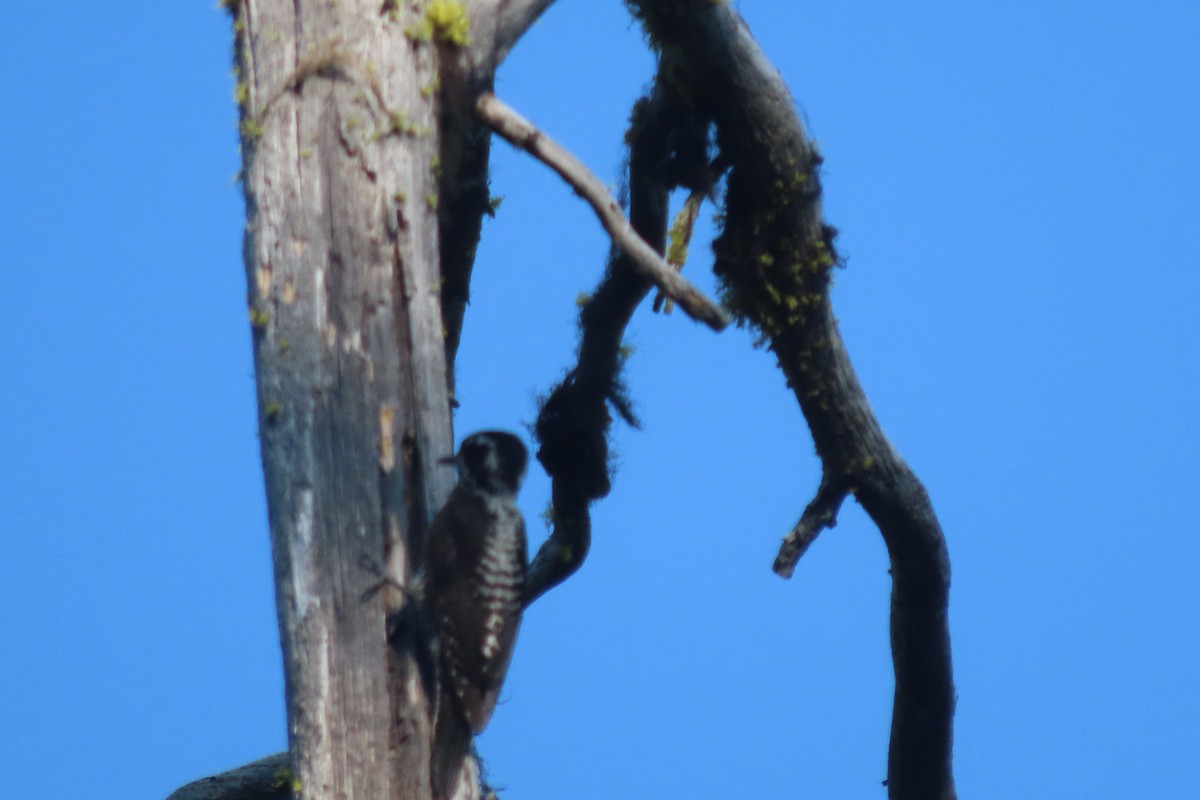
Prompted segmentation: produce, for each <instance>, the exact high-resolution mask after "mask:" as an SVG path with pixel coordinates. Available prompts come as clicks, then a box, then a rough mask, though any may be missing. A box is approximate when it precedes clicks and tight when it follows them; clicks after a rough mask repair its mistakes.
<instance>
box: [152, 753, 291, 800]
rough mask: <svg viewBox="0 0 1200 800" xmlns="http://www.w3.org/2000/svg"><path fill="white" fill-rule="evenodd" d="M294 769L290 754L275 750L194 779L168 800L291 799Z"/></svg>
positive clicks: (172, 794) (177, 790) (173, 793)
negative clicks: (235, 766) (225, 769)
mask: <svg viewBox="0 0 1200 800" xmlns="http://www.w3.org/2000/svg"><path fill="white" fill-rule="evenodd" d="M291 797H292V770H291V762H290V760H289V759H288V754H287V753H275V754H274V755H270V756H267V757H266V758H261V759H259V760H258V761H254V762H251V763H249V764H246V765H245V766H243V767H238V768H237V769H232V770H230V771H229V772H222V773H221V774H219V775H213V776H211V777H208V778H201V779H200V780H198V781H193V782H192V783H189V784H188V785H187V786H182V787H180V788H179V789H176V790H175V791H174V792H172V793H171V794H170V795H169V796H168V797H167V800H290V798H291Z"/></svg>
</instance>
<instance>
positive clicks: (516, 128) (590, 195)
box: [475, 92, 729, 331]
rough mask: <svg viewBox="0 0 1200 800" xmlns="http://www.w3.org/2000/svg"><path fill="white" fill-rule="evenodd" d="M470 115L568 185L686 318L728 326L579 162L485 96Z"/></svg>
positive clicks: (725, 318) (716, 308) (492, 97)
mask: <svg viewBox="0 0 1200 800" xmlns="http://www.w3.org/2000/svg"><path fill="white" fill-rule="evenodd" d="M475 111H476V113H477V114H478V115H479V117H480V118H481V119H482V120H484V121H485V122H486V123H487V124H488V125H490V126H491V128H492V130H494V131H495V132H496V133H498V134H500V136H502V137H503V138H504V139H505V140H507V141H508V142H509V143H510V144H512V145H513V146H514V147H519V148H521V149H522V150H524V151H526V152H527V153H529V154H530V155H532V156H533V157H534V158H537V159H538V160H539V161H541V162H542V163H544V164H546V165H547V166H548V167H550V168H551V169H553V170H554V171H555V172H557V173H558V174H559V175H560V176H561V177H562V179H563V180H565V181H566V182H567V183H568V184H570V185H571V187H572V188H573V189H574V190H575V191H576V193H577V194H579V196H580V197H582V198H583V199H584V200H586V201H587V202H588V203H589V204H590V205H591V206H592V209H593V210H595V212H596V216H598V217H599V218H600V224H601V225H603V226H604V229H605V230H606V231H608V234H609V236H611V237H612V239H613V242H614V243H615V244H616V245H617V247H619V248H620V249H621V251H622V252H624V253H625V255H626V256H628V257H629V261H630V264H631V265H632V266H633V268H634V269H635V270H636V271H637V272H638V273H639V274H640V275H641V276H642V277H644V278H646V280H648V281H650V282H651V283H653V284H654V285H655V286H657V287H658V288H659V289H661V290H662V292H663V294H665V295H667V296H668V297H670V298H671V299H672V300H674V301H675V302H677V303H678V304H679V305H680V307H681V308H682V309H683V310H684V311H685V312H686V313H687V314H688V316H690V317H691V318H692V319H695V320H698V321H700V322H703V323H705V324H706V325H708V326H709V327H710V328H712V329H713V330H717V331H719V330H722V329H723V328H725V326H726V325H728V324H729V315H727V314H726V313H725V312H724V311H723V310H721V308H720V307H719V306H717V305H716V304H715V303H714V302H713V301H711V300H709V299H708V298H707V297H705V296H704V295H703V294H701V293H700V291H699V290H698V289H696V287H694V286H692V285H691V284H690V283H689V282H688V281H687V280H686V279H684V278H683V276H681V275H680V274H679V273H678V272H676V271H675V270H674V269H672V268H671V266H670V265H669V264H667V263H666V262H665V261H664V260H663V259H662V256H660V255H659V254H658V253H656V252H654V250H653V248H651V247H650V246H649V245H648V244H646V242H645V241H644V240H643V239H642V237H640V236H638V234H637V232H636V231H635V230H634V229H633V226H631V225H630V224H629V221H628V220H627V219H625V215H624V214H623V213H621V206H620V205H619V204H618V203H617V201H616V200H615V199H614V198H613V196H612V195H611V194H609V193H608V190H607V189H606V188H605V186H604V184H603V182H601V181H600V179H599V178H597V177H596V176H595V175H594V174H592V173H591V171H589V170H588V168H587V167H585V166H584V165H583V164H582V163H580V161H579V159H577V158H575V156H573V155H571V154H570V153H569V152H567V151H566V150H565V149H564V148H563V147H562V146H560V145H559V144H557V143H556V142H555V141H554V140H553V139H551V138H550V137H548V136H546V135H545V134H544V133H542V132H541V131H539V130H538V129H537V128H536V127H534V126H533V124H532V123H530V122H529V121H528V120H526V119H524V118H523V117H521V115H519V114H518V113H517V112H516V111H514V110H513V109H512V108H510V107H509V106H507V105H505V104H504V103H503V102H501V101H500V99H499V98H497V97H496V96H495V95H494V94H492V93H490V92H484V93H483V94H481V95H480V96H479V99H478V101H477V102H476V104H475Z"/></svg>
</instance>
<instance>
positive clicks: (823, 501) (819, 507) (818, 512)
mask: <svg viewBox="0 0 1200 800" xmlns="http://www.w3.org/2000/svg"><path fill="white" fill-rule="evenodd" d="M846 491H847V490H846V485H845V484H844V483H842V482H841V481H834V480H831V479H830V478H829V476H828V475H826V476H824V477H823V478H822V479H821V486H820V488H818V489H817V496H816V497H814V498H813V500H812V502H811V503H809V504H808V508H806V509H804V513H803V514H801V515H800V521H799V522H797V523H796V527H794V528H792V532H791V533H789V534H788V535H787V536H785V537H783V543H782V544H780V545H779V555H777V556H775V564H774V566H772V567H771V569H773V570H775V574H776V575H778V576H779V577H781V578H790V577H792V573H793V572H795V571H796V564H797V563H798V562H799V561H800V557H801V556H802V555H804V551H806V550H808V547H809V545H811V544H812V543H813V542H815V541H816V539H817V535H818V534H820V532H821V531H823V530H824V529H826V528H833V527H836V526H837V514H838V511H839V510H840V509H841V507H842V501H843V500H845V499H846Z"/></svg>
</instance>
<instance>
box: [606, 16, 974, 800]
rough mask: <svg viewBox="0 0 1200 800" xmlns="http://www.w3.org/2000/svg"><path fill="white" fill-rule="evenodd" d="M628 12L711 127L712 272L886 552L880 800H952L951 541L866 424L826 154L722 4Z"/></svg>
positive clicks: (829, 472)
mask: <svg viewBox="0 0 1200 800" xmlns="http://www.w3.org/2000/svg"><path fill="white" fill-rule="evenodd" d="M629 5H630V7H631V9H632V10H633V11H634V13H635V15H636V16H638V17H639V18H640V19H641V20H642V21H643V22H644V24H645V26H646V29H647V31H648V32H649V34H650V36H651V39H652V41H653V43H654V44H655V46H656V47H657V48H658V49H659V51H660V57H661V62H662V64H663V66H662V67H661V69H664V70H670V72H671V74H672V77H673V78H674V79H675V80H676V81H678V82H680V83H682V84H683V85H686V86H688V87H689V88H690V89H691V91H692V92H693V93H694V96H695V98H696V101H697V102H698V103H700V104H701V105H702V106H703V107H704V108H705V109H706V111H707V112H708V113H709V114H710V115H711V116H712V119H713V120H714V122H715V123H716V125H717V137H718V143H719V146H720V149H721V156H722V158H724V159H727V160H728V161H729V163H730V166H731V170H730V174H729V179H728V188H727V193H726V220H725V227H724V230H723V232H722V234H721V236H720V238H719V239H718V241H717V242H716V245H715V249H716V252H717V262H716V264H715V267H714V269H715V271H716V272H717V274H718V275H719V277H720V278H721V280H722V284H723V288H724V291H725V293H726V294H725V299H726V302H727V303H728V304H729V305H730V306H731V307H732V308H733V310H734V312H735V313H736V314H737V315H738V317H739V319H740V320H741V321H742V322H744V323H747V324H750V325H752V326H753V327H755V328H756V329H758V330H759V331H760V332H761V333H762V335H763V339H764V341H765V342H766V343H768V344H769V347H770V349H771V350H772V351H773V352H774V353H775V355H776V356H777V357H778V359H779V364H780V368H781V369H782V370H783V372H784V375H785V376H786V377H787V379H788V384H789V386H790V387H791V388H792V390H793V392H794V393H795V396H796V399H797V401H798V403H799V405H800V407H801V409H802V411H803V413H804V416H805V418H806V420H807V422H808V425H809V429H810V431H811V432H812V436H813V440H814V442H815V444H816V448H817V453H818V455H819V456H820V458H821V461H822V463H823V464H824V468H825V474H826V476H832V477H831V479H834V478H836V479H837V480H841V481H844V482H845V485H846V486H848V487H849V488H850V490H851V491H852V492H853V493H854V495H855V497H856V498H857V499H858V501H859V503H860V504H861V505H862V507H863V508H864V509H865V510H866V511H867V513H868V514H869V515H870V516H871V519H872V520H873V521H874V522H875V524H876V525H877V526H878V527H879V530H880V533H881V534H882V535H883V538H884V541H885V542H886V544H887V548H888V553H889V555H890V557H891V562H892V570H891V571H892V579H893V583H892V609H891V614H892V616H891V619H892V624H891V638H892V656H893V663H894V668H895V675H896V693H895V701H894V708H893V715H892V736H891V747H890V752H889V758H888V794H889V797H891V798H894V799H895V800H901V799H902V800H930V799H931V798H933V799H935V800H948V799H949V798H953V797H955V789H954V778H953V772H952V768H951V752H952V740H953V715H954V702H955V694H954V683H953V678H952V670H951V659H950V634H949V627H948V623H947V608H948V602H949V588H950V562H949V557H948V555H947V551H946V542H945V538H944V537H943V535H942V530H941V527H940V525H939V524H938V521H937V517H936V516H935V514H934V511H933V507H932V505H931V503H930V502H929V497H928V496H927V494H926V492H925V489H924V487H923V486H922V485H921V483H920V481H919V480H918V479H917V477H916V475H915V474H913V472H912V470H911V469H909V467H908V465H907V464H905V463H904V461H903V460H902V459H901V458H900V456H899V455H898V454H897V453H896V451H895V449H894V448H893V447H892V445H891V443H890V442H889V441H888V440H887V438H886V436H884V434H883V431H882V429H881V428H880V425H879V422H878V420H877V419H876V418H875V415H874V413H873V412H872V411H871V408H870V405H869V404H868V402H867V398H866V395H865V393H864V392H863V390H862V387H861V385H860V384H859V382H858V378H857V376H856V375H855V372H854V369H853V367H852V366H851V364H850V359H849V356H848V355H847V353H846V350H845V348H844V346H843V344H842V340H841V336H840V334H839V333H838V329H837V323H836V321H835V319H834V316H833V310H832V306H831V303H830V298H829V287H830V273H831V270H832V269H833V267H834V266H835V264H836V263H837V261H838V257H837V253H836V250H835V247H834V237H835V235H836V231H835V230H834V229H833V228H831V227H829V226H827V225H826V224H825V222H824V218H823V214H822V210H821V184H820V175H819V169H818V168H819V166H820V163H821V157H820V155H819V154H818V153H817V150H816V147H815V145H814V144H813V143H812V142H811V141H810V140H809V139H808V137H807V135H806V133H805V131H804V128H803V126H802V125H801V123H800V120H799V118H798V117H797V115H796V112H795V107H794V103H793V101H792V97H791V95H790V94H789V93H788V91H787V88H786V86H785V85H784V83H783V80H782V78H780V76H779V74H778V73H777V72H776V71H775V69H774V68H773V67H772V66H771V64H770V63H769V62H768V61H767V59H766V58H765V57H764V55H763V54H762V52H761V50H760V49H759V48H758V45H757V44H756V43H755V42H754V40H753V38H752V37H751V36H750V33H749V30H748V28H747V27H746V25H745V23H744V22H743V21H742V20H741V18H740V17H739V16H738V15H737V14H736V12H734V11H732V10H731V8H730V5H729V4H728V3H711V2H708V0H641V1H640V2H632V1H631V2H630V3H629Z"/></svg>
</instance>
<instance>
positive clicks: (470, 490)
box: [426, 431, 529, 795]
mask: <svg viewBox="0 0 1200 800" xmlns="http://www.w3.org/2000/svg"><path fill="white" fill-rule="evenodd" d="M528 460H529V456H528V453H527V452H526V450H525V445H523V444H522V443H521V440H520V439H518V438H517V437H516V436H514V435H513V434H511V433H507V432H504V431H483V432H481V433H475V434H472V435H471V436H468V437H467V438H466V439H464V440H463V443H462V446H461V447H460V448H459V450H458V455H456V456H454V457H453V458H450V459H446V461H447V462H449V463H453V464H454V465H455V466H456V467H457V468H458V472H459V480H458V485H457V486H456V487H455V488H454V491H452V492H451V493H450V498H449V499H448V500H447V501H446V504H445V505H444V506H443V507H442V510H441V511H439V512H438V514H437V516H436V517H435V518H434V520H433V525H432V526H431V527H430V530H429V538H428V543H429V544H428V550H427V553H426V565H427V570H428V573H427V574H428V582H427V595H426V596H427V598H428V602H429V607H430V613H431V615H432V620H433V623H434V628H435V631H436V635H437V645H436V646H437V652H438V663H439V666H440V680H439V683H440V684H441V687H442V689H441V691H440V695H441V697H440V699H439V708H438V712H437V713H438V720H437V727H438V728H439V729H441V731H440V734H435V737H436V738H437V739H438V740H441V741H454V742H456V743H457V744H456V745H454V746H449V745H447V748H448V749H449V750H451V751H452V752H451V753H448V754H446V753H444V754H443V759H442V761H443V764H444V765H445V766H444V767H443V769H441V770H439V769H436V768H435V775H434V778H435V781H437V782H438V783H441V784H442V786H441V787H440V788H442V789H445V784H446V783H447V782H448V781H449V780H450V776H449V775H448V774H442V775H440V776H439V775H438V774H436V773H438V772H439V771H441V772H443V773H445V772H447V771H452V770H454V768H455V762H456V763H459V764H460V763H461V759H462V758H465V756H466V749H469V745H470V734H472V733H473V734H479V733H481V732H482V731H483V729H484V728H486V727H487V724H488V720H490V719H491V717H492V712H493V711H494V710H495V708H496V700H497V698H498V697H499V695H500V686H501V684H503V682H504V676H505V673H507V672H508V664H509V662H510V661H511V660H512V654H513V645H514V644H515V642H516V638H517V628H518V627H520V624H521V609H522V606H523V600H524V592H525V570H526V566H527V564H528V555H527V552H526V544H525V521H524V519H523V518H522V517H521V512H520V511H519V510H518V509H517V503H516V495H517V490H518V489H519V488H520V486H521V481H522V479H523V478H524V477H525V466H526V464H527V463H528ZM464 739H465V747H466V749H464V748H463V746H462V744H463V742H464ZM436 747H438V746H437V745H435V748H436ZM447 748H439V749H447ZM455 750H462V752H461V753H454V752H453V751H455ZM435 788H438V787H437V784H436V783H435ZM436 794H439V795H442V794H445V791H438V792H436Z"/></svg>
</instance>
